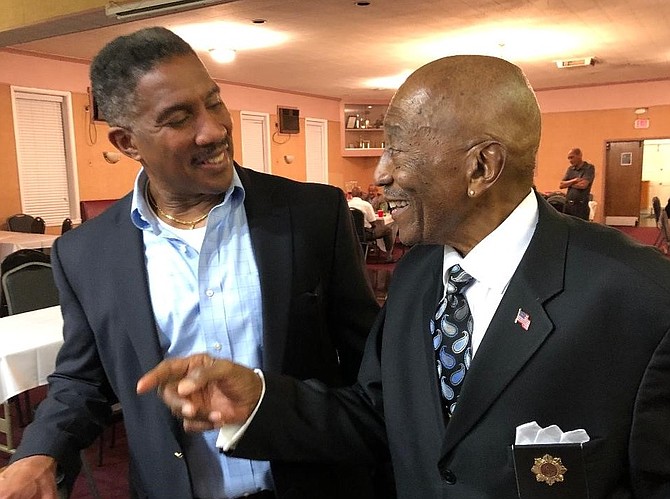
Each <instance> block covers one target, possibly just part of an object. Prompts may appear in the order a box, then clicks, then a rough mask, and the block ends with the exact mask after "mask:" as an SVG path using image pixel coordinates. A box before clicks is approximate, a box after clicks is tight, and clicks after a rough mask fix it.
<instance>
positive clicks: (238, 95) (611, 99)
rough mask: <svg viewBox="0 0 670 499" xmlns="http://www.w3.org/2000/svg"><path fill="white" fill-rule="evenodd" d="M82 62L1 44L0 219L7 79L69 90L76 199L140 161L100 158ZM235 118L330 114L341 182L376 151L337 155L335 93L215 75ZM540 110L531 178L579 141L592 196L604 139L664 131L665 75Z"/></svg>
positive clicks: (10, 199)
mask: <svg viewBox="0 0 670 499" xmlns="http://www.w3.org/2000/svg"><path fill="white" fill-rule="evenodd" d="M87 73H88V63H86V62H77V61H61V60H54V59H46V58H40V57H35V56H30V55H26V54H22V53H16V52H15V51H8V50H2V49H0V112H2V116H3V117H5V119H2V120H0V147H1V148H2V151H3V161H2V162H0V178H1V179H2V181H3V182H2V191H0V192H1V193H2V195H1V196H0V221H4V220H5V219H6V218H7V216H9V215H11V214H13V213H16V212H18V211H20V198H19V187H18V174H17V171H16V170H17V166H16V154H15V148H14V131H13V125H12V120H11V99H10V90H9V86H10V85H17V86H25V87H36V88H45V89H54V90H61V91H70V92H72V93H73V105H74V118H75V137H76V144H77V161H78V169H79V190H80V197H81V199H101V198H110V197H119V196H121V195H122V194H124V193H125V192H127V191H128V190H129V189H130V188H131V186H132V182H133V180H134V178H135V175H136V172H137V169H138V165H137V164H136V163H134V162H133V161H132V160H129V159H126V158H123V159H122V160H121V161H120V162H119V163H117V164H115V165H109V164H107V163H106V162H105V161H104V160H103V159H102V151H105V150H109V149H111V147H112V146H111V145H110V144H109V142H108V141H107V126H106V125H105V124H104V123H95V125H94V126H89V117H88V113H87V105H88V98H87V94H86V88H87V86H88V85H89V81H88V74H87ZM219 85H220V86H221V89H222V93H223V96H224V99H225V101H226V102H227V104H228V107H229V108H230V109H231V113H232V116H233V121H234V122H235V123H239V111H240V110H246V111H256V112H266V113H269V114H270V115H271V120H272V123H276V109H277V106H278V105H279V106H287V107H297V108H299V109H300V115H301V129H302V130H304V118H306V117H314V118H321V119H326V120H328V137H329V144H328V149H329V151H328V158H329V183H331V184H332V185H336V186H338V187H341V188H343V187H344V184H345V182H347V181H349V180H356V181H358V183H359V185H361V186H367V185H368V184H369V183H371V182H372V181H373V179H374V168H375V166H376V164H377V161H378V158H377V157H371V158H348V157H346V158H345V157H342V155H341V144H340V140H341V138H340V135H341V129H340V118H339V108H340V103H339V101H337V100H333V99H328V98H319V97H315V96H307V95H300V94H294V93H288V92H278V91H274V90H268V89H260V88H253V87H244V86H237V85H232V84H229V83H226V82H219ZM538 101H539V102H540V107H541V109H542V113H543V115H542V116H543V136H542V142H541V145H540V150H539V153H538V169H537V176H536V185H537V186H538V188H539V189H540V190H542V191H551V190H556V189H557V186H558V182H559V180H560V178H561V177H562V176H563V173H564V171H565V168H566V166H567V161H566V159H565V156H566V154H567V151H568V150H569V149H570V148H571V147H581V148H582V150H583V151H584V155H585V158H586V159H588V160H589V161H591V162H593V163H594V164H595V165H596V168H597V171H596V181H595V184H594V189H593V192H594V196H595V197H596V199H598V200H602V199H603V186H604V183H603V161H604V144H605V142H606V141H608V140H630V139H638V138H639V139H643V138H663V137H670V80H668V81H659V82H646V83H637V84H626V85H611V86H605V87H587V88H584V89H579V90H573V89H565V90H546V91H540V92H538ZM636 107H649V108H650V109H649V113H648V114H647V117H649V118H650V120H651V127H650V128H649V129H647V130H635V129H633V120H634V119H635V115H634V114H633V109H634V108H636ZM238 128H239V127H236V128H235V129H234V130H233V141H234V143H235V144H236V147H235V149H236V153H235V159H236V160H237V161H239V162H243V161H242V158H241V150H240V147H239V146H238V144H240V143H241V141H240V132H239V129H238ZM283 140H285V136H280V137H279V138H278V139H277V141H276V142H275V141H273V142H272V144H271V161H272V170H273V173H275V174H277V175H282V176H286V177H289V178H293V179H296V180H305V178H306V172H305V147H304V134H303V133H300V134H296V135H292V136H291V139H290V140H289V141H288V142H286V143H284V144H280V143H278V142H281V141H283ZM286 154H291V155H293V156H295V161H294V162H293V163H292V164H290V165H288V164H286V163H285V162H284V161H283V156H284V155H286Z"/></svg>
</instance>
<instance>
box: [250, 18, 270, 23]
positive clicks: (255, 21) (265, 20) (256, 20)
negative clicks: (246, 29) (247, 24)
mask: <svg viewBox="0 0 670 499" xmlns="http://www.w3.org/2000/svg"><path fill="white" fill-rule="evenodd" d="M251 22H252V23H254V24H265V23H266V22H267V19H252V20H251Z"/></svg>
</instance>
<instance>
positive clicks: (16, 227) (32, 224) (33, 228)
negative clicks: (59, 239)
mask: <svg viewBox="0 0 670 499" xmlns="http://www.w3.org/2000/svg"><path fill="white" fill-rule="evenodd" d="M7 226H8V227H9V230H10V231H12V232H31V233H33V234H44V233H45V232H46V228H47V226H46V223H45V222H44V220H43V219H42V218H40V217H33V216H31V215H26V214H25V213H17V214H16V215H12V216H11V217H9V218H8V219H7Z"/></svg>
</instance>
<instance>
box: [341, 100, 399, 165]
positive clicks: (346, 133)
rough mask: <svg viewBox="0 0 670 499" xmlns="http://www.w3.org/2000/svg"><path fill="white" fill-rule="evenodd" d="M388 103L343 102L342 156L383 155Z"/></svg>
mask: <svg viewBox="0 0 670 499" xmlns="http://www.w3.org/2000/svg"><path fill="white" fill-rule="evenodd" d="M387 107H388V104H386V103H362V104H343V107H342V121H341V123H342V133H341V135H342V156H350V157H351V156H353V157H361V156H381V155H382V152H383V151H384V128H383V123H384V115H385V114H386V108H387Z"/></svg>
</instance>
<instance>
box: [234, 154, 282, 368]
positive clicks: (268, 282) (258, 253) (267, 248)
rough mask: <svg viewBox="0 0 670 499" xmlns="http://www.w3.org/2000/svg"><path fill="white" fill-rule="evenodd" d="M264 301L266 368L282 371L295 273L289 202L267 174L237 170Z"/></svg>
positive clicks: (264, 364) (264, 353) (264, 358)
mask: <svg viewBox="0 0 670 499" xmlns="http://www.w3.org/2000/svg"><path fill="white" fill-rule="evenodd" d="M237 173H238V174H239V176H240V180H241V181H242V185H243V186H244V191H245V199H244V207H245V210H246V214H247V222H248V224H249V231H250V234H251V244H252V246H253V248H254V256H255V258H256V265H257V266H258V273H259V278H260V283H261V297H262V300H263V330H264V331H263V367H264V368H265V369H269V370H275V371H276V370H279V369H280V368H281V362H282V359H283V358H284V348H285V345H286V341H285V340H286V331H287V329H288V311H289V306H290V297H291V292H290V291H291V281H292V280H291V276H292V275H293V258H292V254H293V241H292V239H291V234H292V227H291V222H290V220H291V217H290V212H289V208H288V203H287V201H286V200H285V199H284V196H283V195H282V193H281V192H279V191H277V189H275V187H274V184H272V183H270V182H267V181H266V177H265V176H263V175H260V174H256V173H254V172H251V171H248V170H245V169H243V168H239V167H238V169H237Z"/></svg>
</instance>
